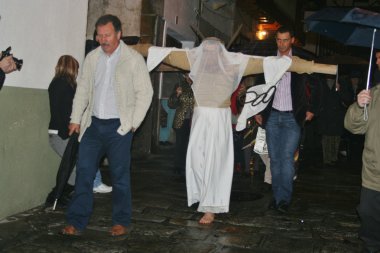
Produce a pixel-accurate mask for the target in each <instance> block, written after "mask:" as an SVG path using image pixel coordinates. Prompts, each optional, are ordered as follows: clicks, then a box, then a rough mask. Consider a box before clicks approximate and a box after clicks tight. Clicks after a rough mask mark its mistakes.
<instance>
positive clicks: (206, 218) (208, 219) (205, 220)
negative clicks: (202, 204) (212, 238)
mask: <svg viewBox="0 0 380 253" xmlns="http://www.w3.org/2000/svg"><path fill="white" fill-rule="evenodd" d="M214 218H215V214H213V213H205V214H204V215H203V217H202V218H201V219H200V220H199V224H206V225H207V224H211V223H212V222H213V221H214Z"/></svg>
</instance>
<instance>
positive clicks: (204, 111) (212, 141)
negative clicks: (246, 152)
mask: <svg viewBox="0 0 380 253" xmlns="http://www.w3.org/2000/svg"><path fill="white" fill-rule="evenodd" d="M233 163H234V150H233V139H232V127H231V110H230V108H211V107H195V109H194V114H193V118H192V126H191V133H190V140H189V148H188V151H187V159H186V186H187V201H188V205H189V206H191V205H192V204H194V203H197V202H199V206H198V211H199V212H212V213H224V212H228V210H229V203H230V193H231V185H232V175H233Z"/></svg>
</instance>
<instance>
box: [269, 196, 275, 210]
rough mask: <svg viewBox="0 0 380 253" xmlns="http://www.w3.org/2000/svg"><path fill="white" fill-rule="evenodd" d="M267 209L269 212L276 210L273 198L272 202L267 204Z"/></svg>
mask: <svg viewBox="0 0 380 253" xmlns="http://www.w3.org/2000/svg"><path fill="white" fill-rule="evenodd" d="M268 209H269V210H276V209H277V205H276V200H275V199H274V198H272V200H271V201H270V202H269V205H268Z"/></svg>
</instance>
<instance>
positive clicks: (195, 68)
mask: <svg viewBox="0 0 380 253" xmlns="http://www.w3.org/2000/svg"><path fill="white" fill-rule="evenodd" d="M187 58H188V59H189V63H190V74H189V76H190V78H191V79H192V80H193V85H192V89H193V91H194V96H195V100H196V104H197V105H198V106H206V107H228V106H229V105H230V98H231V94H232V93H233V91H234V90H235V89H236V88H237V86H238V84H239V82H240V80H241V78H242V76H243V73H244V70H245V68H246V66H247V63H248V60H249V56H246V55H243V54H241V53H231V52H228V51H227V50H226V48H225V47H224V45H223V44H222V43H221V42H220V40H218V39H216V38H208V39H205V40H204V41H203V42H202V43H201V45H200V46H199V47H197V48H194V49H192V50H189V51H188V52H187Z"/></svg>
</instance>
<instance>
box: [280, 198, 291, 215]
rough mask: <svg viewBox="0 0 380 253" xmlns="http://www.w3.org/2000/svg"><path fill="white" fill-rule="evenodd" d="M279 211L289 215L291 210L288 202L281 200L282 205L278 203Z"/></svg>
mask: <svg viewBox="0 0 380 253" xmlns="http://www.w3.org/2000/svg"><path fill="white" fill-rule="evenodd" d="M277 210H278V211H279V212H280V213H287V212H288V210H289V204H288V203H287V202H286V201H284V200H281V201H280V203H278V206H277Z"/></svg>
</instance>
